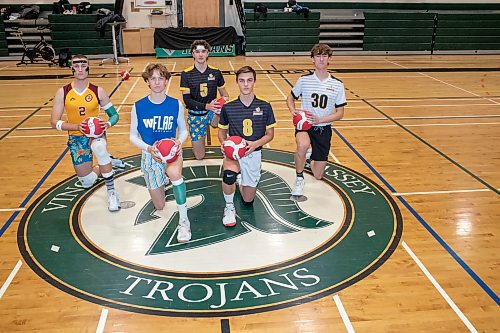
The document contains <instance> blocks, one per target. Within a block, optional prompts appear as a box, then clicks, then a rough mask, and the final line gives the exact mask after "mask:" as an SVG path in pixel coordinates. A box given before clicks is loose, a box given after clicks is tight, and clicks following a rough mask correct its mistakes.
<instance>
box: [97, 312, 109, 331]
mask: <svg viewBox="0 0 500 333" xmlns="http://www.w3.org/2000/svg"><path fill="white" fill-rule="evenodd" d="M108 312H109V311H108V309H102V311H101V317H100V318H99V323H98V324H97V328H96V330H95V333H102V332H104V326H106V319H107V318H108Z"/></svg>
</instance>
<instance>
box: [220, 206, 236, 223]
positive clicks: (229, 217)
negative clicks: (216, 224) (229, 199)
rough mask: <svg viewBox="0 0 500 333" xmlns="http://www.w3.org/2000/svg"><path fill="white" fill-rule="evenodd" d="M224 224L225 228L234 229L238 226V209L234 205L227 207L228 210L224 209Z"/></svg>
mask: <svg viewBox="0 0 500 333" xmlns="http://www.w3.org/2000/svg"><path fill="white" fill-rule="evenodd" d="M222 224H224V226H225V227H234V226H235V225H236V209H235V208H234V205H226V208H224V217H223V218H222Z"/></svg>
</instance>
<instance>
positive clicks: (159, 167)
mask: <svg viewBox="0 0 500 333" xmlns="http://www.w3.org/2000/svg"><path fill="white" fill-rule="evenodd" d="M170 76H171V75H170V73H169V71H168V70H167V68H166V67H165V66H163V65H162V64H150V65H148V66H147V67H146V70H145V71H144V73H142V78H143V79H144V81H145V82H146V83H147V84H148V86H149V89H150V90H151V92H150V94H149V95H148V96H146V97H144V98H142V99H140V100H139V101H137V102H135V104H134V106H133V107H132V112H131V122H130V141H131V142H132V143H133V144H134V145H135V146H137V147H138V148H140V149H141V150H142V158H141V170H142V172H143V174H144V180H145V181H146V186H147V188H148V190H149V194H150V196H151V200H152V201H153V204H154V206H155V208H156V209H157V210H163V208H164V207H165V184H167V182H168V179H167V178H166V176H165V172H166V173H167V175H168V177H169V178H170V180H171V181H172V190H173V192H174V197H175V202H176V203H177V209H178V211H179V227H178V229H177V241H178V242H187V241H189V240H190V239H191V228H190V224H189V219H188V216H187V207H186V184H185V183H184V180H183V178H182V154H181V156H179V157H178V158H177V159H176V160H175V161H173V162H171V163H167V164H165V163H162V161H161V159H160V158H159V157H158V156H157V153H156V150H155V148H154V144H155V142H157V141H159V140H162V139H175V142H176V145H177V146H178V147H179V149H180V148H181V147H180V146H181V145H182V143H183V142H184V141H185V140H186V139H187V135H188V133H187V129H186V122H185V120H184V106H183V105H182V103H181V102H180V101H179V100H177V99H175V98H172V97H170V96H167V95H166V94H165V89H166V86H167V84H168V80H169V79H170ZM176 134H177V139H176Z"/></svg>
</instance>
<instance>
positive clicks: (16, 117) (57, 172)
mask: <svg viewBox="0 0 500 333" xmlns="http://www.w3.org/2000/svg"><path fill="white" fill-rule="evenodd" d="M155 61H158V60H156V59H154V58H152V57H138V58H132V59H131V62H130V63H129V64H122V65H119V66H113V65H106V66H98V62H96V61H95V62H92V66H91V79H90V80H91V82H93V83H94V84H97V85H100V86H102V87H104V89H105V90H106V91H107V92H108V93H111V92H112V91H113V90H114V89H115V88H116V87H117V86H118V85H119V82H120V81H119V75H118V73H119V72H120V70H122V69H128V70H130V69H132V70H131V74H132V77H131V78H130V80H128V81H124V82H123V83H122V84H121V85H119V86H118V88H117V89H116V91H115V92H114V93H113V96H112V98H111V99H112V101H113V102H114V104H115V105H116V106H117V107H118V109H119V112H120V118H121V119H120V122H119V123H118V124H117V126H115V127H113V128H112V129H111V130H110V133H109V141H110V144H109V146H110V151H111V152H112V153H113V154H114V155H117V156H130V155H134V154H137V153H138V151H137V149H136V148H135V147H133V146H132V145H131V143H130V142H129V139H128V135H129V131H128V127H129V121H130V109H131V105H132V103H133V102H134V101H136V100H138V99H140V98H142V97H143V96H145V95H146V94H147V91H148V89H147V87H146V85H145V84H144V82H143V81H142V79H141V78H140V77H139V74H140V72H141V71H142V69H143V68H144V67H145V66H146V64H148V63H151V62H155ZM159 61H160V62H162V63H164V64H166V65H167V66H168V68H169V69H170V70H171V71H173V72H179V71H181V70H182V69H184V68H186V67H187V66H189V65H191V63H192V62H191V60H190V59H168V60H165V59H162V60H159ZM209 63H210V64H211V65H214V66H217V67H219V68H220V69H221V70H224V71H232V70H234V69H235V68H239V67H240V66H242V65H251V66H253V67H254V68H255V69H257V70H261V71H259V74H258V78H257V85H256V92H257V94H258V95H260V96H261V97H263V98H265V99H267V100H269V101H270V102H271V104H272V106H273V108H274V111H275V115H276V118H277V120H278V126H277V128H276V132H275V133H276V134H275V139H274V140H273V141H272V142H271V143H270V147H271V148H273V149H280V150H285V151H293V150H294V142H293V139H292V133H293V130H292V125H291V121H290V117H289V113H288V111H287V108H286V104H285V102H284V99H285V97H286V95H287V94H288V93H289V91H290V84H289V83H291V84H294V83H295V81H296V80H297V78H298V77H299V76H300V75H301V74H300V73H301V71H303V70H308V69H311V68H312V65H311V63H310V59H309V58H308V57H291V56H289V57H259V58H245V57H236V58H211V59H210V60H209ZM331 69H332V70H334V75H335V76H336V77H338V78H339V79H341V80H342V81H343V82H344V84H345V87H346V93H347V100H348V105H347V107H346V113H345V117H344V119H343V120H342V121H339V122H336V123H335V124H334V128H335V130H334V134H333V138H332V149H331V153H332V154H331V160H332V161H335V162H338V163H340V164H341V165H344V166H346V167H348V168H350V169H353V170H355V171H357V172H358V173H361V174H363V175H365V176H367V177H368V178H370V179H372V180H373V181H375V182H376V183H378V184H379V185H381V186H382V187H383V188H384V189H385V190H386V191H388V192H389V193H391V194H392V196H393V198H394V200H395V201H396V203H397V205H398V206H399V208H400V210H401V213H402V215H403V221H404V231H403V235H402V238H401V240H400V243H399V245H398V247H397V249H396V251H395V252H394V253H393V254H392V256H391V257H390V258H389V260H388V261H387V262H385V263H384V264H383V265H382V266H381V267H380V268H378V269H377V270H376V271H375V272H373V273H372V274H371V275H369V276H368V277H366V278H364V279H362V280H361V281H359V282H357V283H355V284H354V285H352V286H350V287H348V288H346V289H343V290H341V291H340V292H339V293H338V294H336V297H335V298H333V297H332V296H327V297H324V298H321V299H318V300H315V301H311V302H307V303H304V304H301V305H296V306H292V307H288V308H284V309H280V310H275V311H268V312H262V313H257V314H250V315H242V316H234V317H228V318H182V317H168V316H152V315H145V314H139V313H132V312H126V311H121V310H116V309H113V308H109V309H106V310H107V312H105V311H103V307H102V306H100V305H98V304H94V303H91V302H88V301H85V300H82V299H79V298H76V297H74V296H72V295H69V294H67V293H64V292H62V291H60V290H59V289H57V288H55V287H53V286H52V285H50V284H49V283H47V282H46V281H44V280H43V279H41V278H40V277H39V276H38V275H37V274H35V273H34V272H33V271H32V270H31V268H30V267H29V266H28V265H27V264H26V263H25V262H24V261H23V259H22V257H21V255H20V252H19V249H18V245H17V241H18V240H17V229H18V226H19V221H20V219H21V216H22V215H23V213H24V209H25V208H26V207H28V206H29V205H30V203H32V202H33V201H34V200H35V199H36V198H37V197H38V196H39V195H40V194H41V193H43V192H45V191H46V190H48V189H49V188H51V187H53V186H54V185H55V184H57V183H58V182H60V181H61V180H63V179H66V178H67V177H69V176H71V175H73V174H74V172H73V168H72V167H71V161H70V158H69V157H68V156H67V155H65V156H63V157H62V159H60V160H58V159H59V158H60V157H61V154H62V153H63V151H64V150H65V147H66V134H65V133H60V132H57V131H56V130H53V129H50V128H49V114H50V111H51V105H52V97H53V95H54V93H55V91H56V90H57V88H59V87H60V86H62V85H63V84H65V83H67V82H69V81H70V80H71V79H70V78H69V77H67V76H65V75H68V74H69V71H68V70H67V69H59V68H47V67H28V68H17V67H15V64H14V62H0V101H1V103H0V147H1V148H0V160H1V162H0V165H1V168H0V184H1V191H0V228H2V229H1V232H0V286H3V287H2V289H1V290H0V316H1V318H2V319H1V320H0V332H94V331H96V332H97V331H99V332H102V331H104V332H252V333H257V332H258V333H263V332H273V333H291V332H301V333H302V332H320V333H326V332H328V333H330V332H345V331H349V332H353V331H355V332H403V331H404V332H467V331H471V332H476V331H477V332H497V331H500V311H499V298H498V292H499V289H500V279H499V276H500V274H499V272H500V271H499V266H500V251H499V250H500V246H499V244H500V242H499V239H498V236H499V233H500V224H499V222H500V201H499V198H500V197H499V189H500V121H499V120H500V55H463V56H452V55H438V56H402V55H401V56H336V57H334V59H333V63H332V64H331ZM267 70H268V71H267ZM294 70H296V72H295V73H294ZM58 75H59V77H58ZM225 79H226V83H227V89H228V92H229V94H230V95H231V96H236V95H237V91H238V90H237V86H236V84H235V81H234V76H233V75H230V74H228V75H225ZM178 88H179V76H174V77H173V78H172V80H171V82H170V85H169V88H168V89H169V90H168V93H169V94H170V95H172V96H174V97H180V96H181V95H180V92H179V89H178ZM212 142H213V143H216V142H217V137H216V133H214V132H212ZM186 145H188V146H189V145H190V143H189V141H188V142H187V143H186ZM497 242H499V243H497ZM103 313H106V314H107V317H106V316H103ZM221 319H228V321H225V322H224V325H222V324H221ZM100 325H101V326H100ZM221 325H222V326H221ZM221 327H222V328H221Z"/></svg>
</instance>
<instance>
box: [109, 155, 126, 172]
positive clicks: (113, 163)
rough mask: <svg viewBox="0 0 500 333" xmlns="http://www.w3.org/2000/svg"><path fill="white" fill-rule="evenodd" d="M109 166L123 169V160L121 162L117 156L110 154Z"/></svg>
mask: <svg viewBox="0 0 500 333" xmlns="http://www.w3.org/2000/svg"><path fill="white" fill-rule="evenodd" d="M111 166H112V167H114V168H120V169H123V168H125V162H123V161H122V160H121V159H119V158H114V157H113V156H111Z"/></svg>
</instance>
